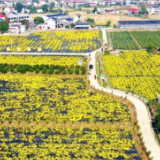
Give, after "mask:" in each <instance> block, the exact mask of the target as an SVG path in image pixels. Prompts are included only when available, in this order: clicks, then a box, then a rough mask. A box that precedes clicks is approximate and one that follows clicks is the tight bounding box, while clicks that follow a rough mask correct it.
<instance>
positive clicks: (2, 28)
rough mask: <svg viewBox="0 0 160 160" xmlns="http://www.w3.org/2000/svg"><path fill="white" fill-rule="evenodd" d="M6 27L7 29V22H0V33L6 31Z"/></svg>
mask: <svg viewBox="0 0 160 160" xmlns="http://www.w3.org/2000/svg"><path fill="white" fill-rule="evenodd" d="M8 29H9V25H8V22H6V21H2V22H0V31H1V32H2V33H4V32H7V31H8Z"/></svg>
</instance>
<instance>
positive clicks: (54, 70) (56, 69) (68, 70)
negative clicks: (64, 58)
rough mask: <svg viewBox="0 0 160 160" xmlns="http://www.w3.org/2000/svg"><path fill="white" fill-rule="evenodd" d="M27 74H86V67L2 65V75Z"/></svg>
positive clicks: (0, 65)
mask: <svg viewBox="0 0 160 160" xmlns="http://www.w3.org/2000/svg"><path fill="white" fill-rule="evenodd" d="M8 72H12V73H26V72H35V73H36V74H38V73H42V74H74V73H75V74H77V75H79V74H82V75H84V74H86V67H85V66H79V65H76V66H70V67H69V66H60V65H43V64H41V65H34V66H32V65H20V64H14V65H13V64H0V73H8Z"/></svg>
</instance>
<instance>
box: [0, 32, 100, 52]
mask: <svg viewBox="0 0 160 160" xmlns="http://www.w3.org/2000/svg"><path fill="white" fill-rule="evenodd" d="M100 34H101V33H100V31H96V30H94V31H47V32H34V33H32V34H30V35H12V36H9V35H5V36H0V52H6V51H12V52H44V53H45V52H56V53H59V52H61V53H62V52H63V53H77V52H78V53H79V52H82V53H85V52H91V51H93V50H95V49H98V48H100V47H101V36H100ZM11 43H12V48H11Z"/></svg>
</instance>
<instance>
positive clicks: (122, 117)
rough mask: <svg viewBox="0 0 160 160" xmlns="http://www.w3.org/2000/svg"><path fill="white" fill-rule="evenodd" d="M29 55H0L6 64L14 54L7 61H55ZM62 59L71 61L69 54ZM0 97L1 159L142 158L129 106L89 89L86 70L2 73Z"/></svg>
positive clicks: (0, 77)
mask: <svg viewBox="0 0 160 160" xmlns="http://www.w3.org/2000/svg"><path fill="white" fill-rule="evenodd" d="M29 57H30V58H29ZM29 57H24V56H22V57H18V58H19V61H18V60H17V56H13V57H12V56H9V57H7V56H6V58H5V57H4V56H1V59H3V60H4V62H5V64H6V62H7V59H8V58H9V59H11V60H12V61H9V63H8V64H7V65H9V64H11V65H12V66H15V65H16V64H17V65H18V64H21V65H23V64H25V63H26V64H28V65H32V66H36V65H41V63H43V65H46V63H48V62H50V63H51V61H50V60H48V58H47V57H31V56H29ZM49 58H51V59H52V58H53V59H54V57H49ZM55 58H57V57H55ZM75 58H77V57H75ZM36 59H37V60H36ZM39 59H42V61H40V60H39ZM78 59H79V58H78ZM72 60H73V62H74V61H75V63H76V64H72V65H77V60H74V58H73V57H72ZM59 61H60V62H59V63H58V58H57V62H56V61H55V63H56V64H59V65H60V64H62V65H63V63H62V61H64V63H66V65H67V62H68V64H70V63H71V57H62V58H59ZM34 63H35V64H34ZM52 63H53V64H54V62H52ZM0 99H1V101H0V106H1V107H0V122H1V127H0V157H3V159H9V158H10V159H11V158H12V159H15V158H19V159H60V160H61V159H65V160H66V159H118V160H119V159H132V160H134V159H136V160H137V159H141V158H140V157H139V154H138V152H137V150H136V148H135V144H134V140H133V137H132V134H133V130H132V127H131V124H132V123H131V115H130V112H129V109H128V107H127V106H126V105H124V104H122V103H121V102H119V101H118V100H117V99H116V98H114V97H111V96H106V95H105V94H100V93H96V92H94V91H89V90H88V89H87V79H86V78H85V76H82V75H72V76H71V75H49V74H47V73H44V74H41V73H37V74H36V73H34V72H32V73H30V72H27V73H25V74H21V73H19V72H18V73H16V72H8V73H6V74H2V73H0ZM110 122H111V123H110ZM107 124H108V126H107ZM109 124H110V125H109ZM125 126H126V127H125ZM124 128H125V129H124Z"/></svg>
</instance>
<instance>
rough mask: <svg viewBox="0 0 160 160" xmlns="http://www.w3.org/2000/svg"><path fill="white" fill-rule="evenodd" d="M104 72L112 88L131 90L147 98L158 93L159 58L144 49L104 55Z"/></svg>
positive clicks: (159, 88) (159, 87)
mask: <svg viewBox="0 0 160 160" xmlns="http://www.w3.org/2000/svg"><path fill="white" fill-rule="evenodd" d="M104 63H105V68H106V73H107V74H108V75H109V80H110V82H111V84H112V85H113V86H114V88H118V89H121V90H125V91H131V92H133V93H135V94H138V95H140V96H142V97H144V98H146V99H148V100H154V99H156V98H157V95H159V94H160V77H159V76H160V59H159V56H158V55H152V54H148V53H147V52H145V51H126V52H124V53H123V54H121V55H120V56H119V57H116V56H104Z"/></svg>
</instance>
